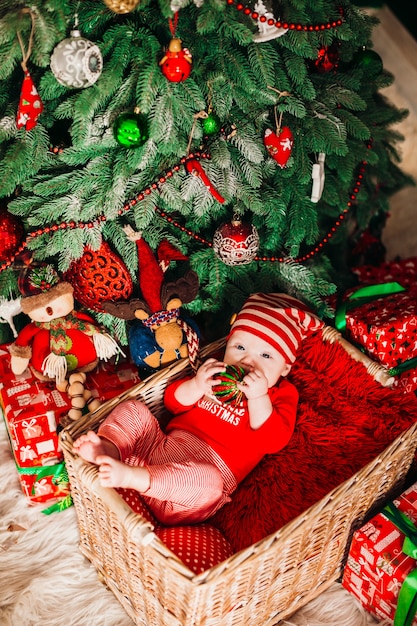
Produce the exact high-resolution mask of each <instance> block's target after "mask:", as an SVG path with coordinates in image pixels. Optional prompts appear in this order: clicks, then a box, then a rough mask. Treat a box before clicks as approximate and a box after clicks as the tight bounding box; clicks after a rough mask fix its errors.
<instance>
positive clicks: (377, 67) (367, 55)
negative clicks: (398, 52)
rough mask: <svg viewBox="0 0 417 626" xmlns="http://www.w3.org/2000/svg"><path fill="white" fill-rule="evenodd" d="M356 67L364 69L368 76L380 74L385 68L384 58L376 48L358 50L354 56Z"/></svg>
mask: <svg viewBox="0 0 417 626" xmlns="http://www.w3.org/2000/svg"><path fill="white" fill-rule="evenodd" d="M353 63H354V64H355V65H356V67H360V68H361V69H363V70H364V71H365V72H366V74H367V75H368V76H378V75H379V74H381V72H382V70H383V63H382V59H381V57H380V56H379V54H378V53H377V52H375V50H368V49H367V48H364V49H363V50H358V52H356V54H355V55H354V57H353Z"/></svg>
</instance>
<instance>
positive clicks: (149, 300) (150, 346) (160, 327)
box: [103, 226, 199, 377]
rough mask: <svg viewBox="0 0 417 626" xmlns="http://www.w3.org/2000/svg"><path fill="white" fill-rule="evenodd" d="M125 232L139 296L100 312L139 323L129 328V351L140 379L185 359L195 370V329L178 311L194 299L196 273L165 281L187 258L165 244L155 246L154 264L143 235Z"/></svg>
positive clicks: (196, 288) (196, 285) (196, 287)
mask: <svg viewBox="0 0 417 626" xmlns="http://www.w3.org/2000/svg"><path fill="white" fill-rule="evenodd" d="M125 232H126V234H127V236H128V238H129V239H131V240H132V241H135V242H136V246H137V251H138V264H139V284H140V288H141V292H142V296H143V297H142V298H132V299H131V300H129V301H125V302H120V301H119V302H105V303H103V308H104V310H105V311H106V312H107V313H110V314H111V315H114V316H115V317H119V318H121V319H125V320H137V323H136V324H132V326H131V327H130V329H129V348H130V354H131V357H132V359H133V361H134V363H135V364H136V365H137V366H138V370H139V372H140V374H141V376H143V377H144V376H147V375H149V374H152V373H153V372H155V371H157V370H159V369H161V368H162V367H165V366H166V365H169V364H170V363H172V362H174V361H176V360H178V359H182V358H186V357H187V356H188V357H189V358H190V362H191V364H192V365H193V364H194V362H195V360H196V357H197V352H198V346H199V334H198V329H197V327H196V325H195V324H194V323H193V322H192V321H191V320H188V319H186V318H185V317H184V316H183V315H182V313H181V311H180V307H181V306H182V304H185V303H188V302H191V301H192V300H194V298H195V297H196V295H197V293H198V288H199V282H198V276H197V274H196V273H195V272H194V271H192V270H189V271H188V272H187V273H186V274H185V276H184V277H182V278H179V279H178V280H176V281H173V282H169V281H166V280H165V272H166V270H167V269H168V267H169V264H170V262H171V261H174V260H175V261H180V260H187V257H186V256H184V255H183V254H182V253H181V252H180V251H179V250H177V249H176V248H175V247H174V246H172V245H171V244H170V243H169V242H168V241H166V240H164V241H162V242H161V243H160V245H159V247H158V250H157V256H158V260H157V259H156V258H155V255H154V253H153V252H152V250H151V248H150V246H149V245H148V244H147V243H146V241H145V240H144V239H143V238H142V235H141V233H137V232H135V231H133V229H132V228H131V227H130V226H127V227H125Z"/></svg>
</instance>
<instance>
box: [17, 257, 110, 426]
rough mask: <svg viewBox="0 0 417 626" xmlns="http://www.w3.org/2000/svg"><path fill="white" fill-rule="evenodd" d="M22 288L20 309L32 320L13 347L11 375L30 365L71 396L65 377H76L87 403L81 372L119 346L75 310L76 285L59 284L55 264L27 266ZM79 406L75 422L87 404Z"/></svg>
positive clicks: (35, 372) (75, 411) (74, 407)
mask: <svg viewBox="0 0 417 626" xmlns="http://www.w3.org/2000/svg"><path fill="white" fill-rule="evenodd" d="M19 289H20V292H21V293H22V298H21V300H20V304H21V308H22V311H23V313H26V314H27V315H28V316H29V317H30V319H31V322H30V323H29V324H27V325H26V326H25V327H24V328H23V329H22V330H21V331H20V333H19V334H18V336H17V337H16V340H15V341H14V343H12V344H11V345H10V346H9V351H10V354H11V368H12V371H13V373H14V374H16V375H18V374H21V373H23V372H24V370H25V369H26V368H27V367H28V366H29V365H30V368H31V370H32V371H33V373H34V375H35V376H36V377H37V378H39V379H41V380H45V381H55V383H56V385H57V387H58V388H61V390H62V389H63V388H65V390H66V391H68V393H69V395H70V396H71V389H68V388H67V381H66V379H67V377H68V376H71V375H73V378H72V381H71V382H72V383H73V384H74V383H78V384H77V385H76V387H77V389H78V391H79V392H80V394H81V396H83V398H84V399H85V397H84V394H83V392H82V390H81V388H80V384H81V385H83V382H84V376H83V373H84V372H89V371H91V370H93V369H94V368H95V367H96V365H97V364H98V362H99V360H100V359H102V360H108V359H109V358H110V357H112V356H113V355H114V354H116V353H118V352H121V350H120V348H119V346H118V345H117V343H116V342H115V341H114V339H113V338H112V337H110V335H108V334H107V333H103V332H102V331H101V330H100V328H99V327H98V326H97V324H96V323H95V321H94V320H93V319H92V318H91V317H90V316H89V315H86V314H85V313H82V312H77V311H75V310H74V297H73V287H72V285H70V284H69V283H67V282H61V281H60V279H59V277H58V274H57V272H56V271H55V269H54V268H53V266H52V265H48V264H43V265H40V266H34V265H27V266H26V267H25V268H24V270H23V271H22V272H21V274H20V277H19ZM75 373H77V374H76V375H75ZM74 375H75V376H74ZM77 395H79V394H77ZM81 403H82V401H81V402H80V401H78V402H75V406H73V409H74V411H73V412H72V413H71V412H70V417H72V418H73V419H74V418H77V417H79V416H80V415H81V409H82V408H83V406H77V405H78V404H81ZM84 404H85V403H84ZM90 408H92V407H90Z"/></svg>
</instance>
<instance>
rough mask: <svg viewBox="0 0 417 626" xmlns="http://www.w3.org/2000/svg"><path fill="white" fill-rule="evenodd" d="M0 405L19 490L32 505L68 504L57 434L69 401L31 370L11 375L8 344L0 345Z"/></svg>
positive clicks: (65, 479)
mask: <svg viewBox="0 0 417 626" xmlns="http://www.w3.org/2000/svg"><path fill="white" fill-rule="evenodd" d="M0 372H1V383H0V405H1V408H2V413H3V417H4V420H5V423H6V427H7V432H8V435H9V439H10V444H11V448H12V451H13V455H14V458H15V462H16V468H17V471H18V474H19V478H20V482H21V486H22V491H23V493H24V494H25V495H26V497H27V499H28V500H29V501H30V502H31V503H36V502H49V503H50V504H52V503H57V505H58V503H59V502H61V501H64V500H65V501H68V498H69V494H70V488H69V484H68V477H67V475H66V471H65V466H64V463H63V454H62V451H61V450H60V446H59V439H58V434H57V425H58V424H59V420H60V418H61V417H63V416H64V415H66V414H67V413H68V410H69V409H70V402H69V399H68V397H67V396H66V395H65V394H62V393H60V392H59V391H58V390H57V389H56V388H55V385H53V384H50V383H45V382H42V381H40V380H38V379H37V378H35V377H34V376H33V375H32V373H31V371H30V369H29V368H28V369H26V370H25V371H24V372H23V374H20V375H18V376H16V375H14V374H13V372H12V371H11V368H10V354H9V351H8V349H7V345H2V346H0Z"/></svg>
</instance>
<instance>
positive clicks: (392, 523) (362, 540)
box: [342, 483, 417, 626]
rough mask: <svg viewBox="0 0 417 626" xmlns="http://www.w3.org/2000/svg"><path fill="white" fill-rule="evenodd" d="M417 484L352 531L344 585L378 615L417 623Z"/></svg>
mask: <svg viewBox="0 0 417 626" xmlns="http://www.w3.org/2000/svg"><path fill="white" fill-rule="evenodd" d="M416 521H417V483H416V484H414V485H412V486H411V487H409V488H408V489H407V490H406V491H404V493H403V494H402V495H401V496H400V497H399V498H398V499H396V500H394V501H393V502H390V503H388V504H387V506H385V507H384V508H383V509H382V511H381V512H380V513H378V514H377V515H375V516H374V517H373V518H372V519H371V520H370V521H369V522H367V523H366V524H365V525H364V526H363V527H362V528H360V529H359V530H357V531H355V533H354V534H353V538H352V543H351V546H350V549H349V554H348V558H347V563H346V566H345V569H344V573H343V579H342V585H343V586H344V587H345V589H347V590H348V591H349V592H350V593H352V594H353V595H354V596H355V597H356V598H357V599H358V600H359V601H360V603H361V604H362V606H363V607H364V608H365V609H366V610H367V611H368V612H369V613H371V614H372V615H373V616H374V617H376V618H377V619H378V620H388V622H389V623H392V624H394V626H417V618H416V613H417V528H416V525H415V523H416Z"/></svg>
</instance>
